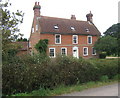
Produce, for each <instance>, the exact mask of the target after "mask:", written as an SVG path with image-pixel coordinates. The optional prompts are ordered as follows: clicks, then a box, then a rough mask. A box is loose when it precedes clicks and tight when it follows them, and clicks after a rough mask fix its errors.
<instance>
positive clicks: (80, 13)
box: [9, 0, 120, 39]
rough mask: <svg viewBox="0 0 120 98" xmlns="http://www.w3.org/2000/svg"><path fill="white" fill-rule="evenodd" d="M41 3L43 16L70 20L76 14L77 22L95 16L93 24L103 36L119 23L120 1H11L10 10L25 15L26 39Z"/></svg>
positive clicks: (21, 30) (21, 27)
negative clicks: (38, 5) (35, 9)
mask: <svg viewBox="0 0 120 98" xmlns="http://www.w3.org/2000/svg"><path fill="white" fill-rule="evenodd" d="M36 1H37V2H40V5H41V15H43V16H50V17H59V18H67V19H70V17H71V15H72V14H74V15H75V16H76V19H77V20H82V21H86V20H87V19H86V14H88V13H89V12H90V11H91V12H92V14H93V23H94V24H95V25H96V27H97V28H98V30H99V31H100V32H101V33H102V34H103V32H105V31H106V30H107V29H108V28H109V27H110V26H112V25H113V24H116V23H118V2H119V1H120V0H10V2H11V3H12V6H11V7H9V10H11V11H13V12H16V11H17V10H20V11H23V12H24V13H25V15H24V20H23V24H21V25H20V26H19V28H20V33H22V34H24V38H28V39H29V36H30V31H31V26H32V21H33V17H34V13H33V7H34V4H35V2H36Z"/></svg>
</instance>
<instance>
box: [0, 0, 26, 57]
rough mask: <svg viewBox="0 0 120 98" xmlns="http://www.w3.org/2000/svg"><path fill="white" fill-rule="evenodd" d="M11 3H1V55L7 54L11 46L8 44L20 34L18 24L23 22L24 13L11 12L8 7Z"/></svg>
mask: <svg viewBox="0 0 120 98" xmlns="http://www.w3.org/2000/svg"><path fill="white" fill-rule="evenodd" d="M10 5H11V4H10V3H8V2H7V3H5V4H2V8H1V13H2V20H1V25H0V29H1V31H2V55H7V53H8V51H9V50H10V49H13V47H12V46H11V45H10V43H11V42H12V41H15V40H16V39H17V38H18V37H19V36H21V34H20V33H18V32H19V31H20V29H19V28H18V26H19V24H21V23H23V16H24V13H23V12H22V11H19V10H17V11H16V12H11V11H10V10H9V9H8V8H9V6H10Z"/></svg>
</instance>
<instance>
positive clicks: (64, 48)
mask: <svg viewBox="0 0 120 98" xmlns="http://www.w3.org/2000/svg"><path fill="white" fill-rule="evenodd" d="M62 49H65V55H66V56H67V48H65V47H62V48H61V55H63V54H62Z"/></svg>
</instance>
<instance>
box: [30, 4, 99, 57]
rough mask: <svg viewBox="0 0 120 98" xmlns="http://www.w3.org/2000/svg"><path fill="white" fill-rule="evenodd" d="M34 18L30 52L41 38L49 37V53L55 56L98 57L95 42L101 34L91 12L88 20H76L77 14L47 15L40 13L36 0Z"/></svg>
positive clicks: (33, 50) (87, 16)
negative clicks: (68, 15)
mask: <svg viewBox="0 0 120 98" xmlns="http://www.w3.org/2000/svg"><path fill="white" fill-rule="evenodd" d="M33 10H34V18H33V23H32V28H31V34H30V38H29V49H30V52H31V53H33V52H36V50H35V48H34V47H35V45H36V43H38V41H39V40H41V39H48V41H49V43H48V49H47V54H48V56H50V57H51V58H55V57H56V55H57V54H61V55H69V56H73V57H76V58H79V57H83V58H96V57H98V54H97V53H96V51H95V49H94V43H95V42H96V41H97V39H98V38H99V36H100V35H101V34H100V32H99V30H98V29H97V27H96V26H95V25H94V23H93V20H92V17H93V14H92V13H91V12H90V13H89V14H87V15H86V18H87V21H80V20H76V17H75V15H71V18H70V19H64V18H56V17H47V16H42V15H41V14H40V10H41V6H40V4H39V2H35V5H34V7H33Z"/></svg>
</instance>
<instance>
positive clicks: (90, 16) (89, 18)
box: [86, 11, 93, 23]
mask: <svg viewBox="0 0 120 98" xmlns="http://www.w3.org/2000/svg"><path fill="white" fill-rule="evenodd" d="M86 17H87V21H89V22H90V23H93V19H92V17H93V14H92V13H91V11H90V13H89V14H87V15H86Z"/></svg>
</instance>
